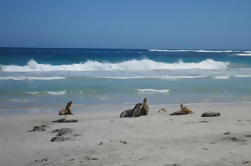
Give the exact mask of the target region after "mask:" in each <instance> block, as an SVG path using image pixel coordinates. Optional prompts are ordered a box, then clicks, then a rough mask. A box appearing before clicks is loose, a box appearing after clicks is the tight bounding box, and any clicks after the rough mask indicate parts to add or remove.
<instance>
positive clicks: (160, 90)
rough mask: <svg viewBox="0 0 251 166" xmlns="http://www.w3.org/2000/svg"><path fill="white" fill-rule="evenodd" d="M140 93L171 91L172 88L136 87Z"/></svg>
mask: <svg viewBox="0 0 251 166" xmlns="http://www.w3.org/2000/svg"><path fill="white" fill-rule="evenodd" d="M136 91H138V92H140V93H169V92H170V89H136Z"/></svg>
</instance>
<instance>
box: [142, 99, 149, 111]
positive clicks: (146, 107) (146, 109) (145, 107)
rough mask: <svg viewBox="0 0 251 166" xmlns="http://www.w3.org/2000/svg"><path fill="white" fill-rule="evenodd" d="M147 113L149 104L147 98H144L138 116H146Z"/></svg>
mask: <svg viewBox="0 0 251 166" xmlns="http://www.w3.org/2000/svg"><path fill="white" fill-rule="evenodd" d="M148 112H149V104H148V102H147V98H144V100H143V105H142V107H141V110H140V115H148Z"/></svg>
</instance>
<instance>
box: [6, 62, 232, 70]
mask: <svg viewBox="0 0 251 166" xmlns="http://www.w3.org/2000/svg"><path fill="white" fill-rule="evenodd" d="M229 64H230V63H229V62H221V61H214V60H212V59H206V60H203V61H200V62H183V61H182V60H179V61H178V62H174V63H165V62H157V61H153V60H150V59H142V60H129V61H123V62H119V63H110V62H98V61H91V60H88V61H86V62H85V63H79V64H69V65H68V64H67V65H51V64H39V63H37V62H36V61H35V60H33V59H32V60H30V61H28V63H27V65H25V66H18V65H2V66H1V70H2V71H6V72H34V71H40V72H47V71H109V70H122V71H129V70H130V71H137V70H155V69H162V70H178V69H226V68H227V67H228V65H229Z"/></svg>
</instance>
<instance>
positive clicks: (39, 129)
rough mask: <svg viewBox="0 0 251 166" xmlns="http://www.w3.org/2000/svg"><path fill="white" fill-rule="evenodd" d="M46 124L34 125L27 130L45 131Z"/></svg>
mask: <svg viewBox="0 0 251 166" xmlns="http://www.w3.org/2000/svg"><path fill="white" fill-rule="evenodd" d="M46 127H47V126H46V125H41V126H34V127H33V129H32V130H29V131H28V132H34V131H45V130H46V129H45V128H46Z"/></svg>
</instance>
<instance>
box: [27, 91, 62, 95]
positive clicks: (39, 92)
mask: <svg viewBox="0 0 251 166" xmlns="http://www.w3.org/2000/svg"><path fill="white" fill-rule="evenodd" d="M24 94H28V95H38V94H49V95H64V94H66V91H32V92H24Z"/></svg>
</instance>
